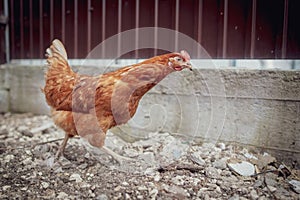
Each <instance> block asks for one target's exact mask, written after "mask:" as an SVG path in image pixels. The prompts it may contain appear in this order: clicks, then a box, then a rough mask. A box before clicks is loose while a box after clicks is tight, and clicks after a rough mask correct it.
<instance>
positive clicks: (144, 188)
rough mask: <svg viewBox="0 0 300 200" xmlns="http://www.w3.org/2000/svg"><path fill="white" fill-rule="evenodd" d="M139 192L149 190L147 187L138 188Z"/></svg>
mask: <svg viewBox="0 0 300 200" xmlns="http://www.w3.org/2000/svg"><path fill="white" fill-rule="evenodd" d="M137 189H138V190H139V191H146V190H148V189H147V187H146V186H144V185H143V186H139V187H138V188H137Z"/></svg>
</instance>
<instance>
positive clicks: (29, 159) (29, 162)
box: [22, 157, 32, 165]
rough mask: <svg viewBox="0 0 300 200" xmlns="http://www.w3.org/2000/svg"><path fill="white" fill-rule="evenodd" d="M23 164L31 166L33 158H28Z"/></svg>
mask: <svg viewBox="0 0 300 200" xmlns="http://www.w3.org/2000/svg"><path fill="white" fill-rule="evenodd" d="M22 163H23V164H24V165H30V164H31V163H32V160H31V157H30V158H26V159H25V160H23V161H22Z"/></svg>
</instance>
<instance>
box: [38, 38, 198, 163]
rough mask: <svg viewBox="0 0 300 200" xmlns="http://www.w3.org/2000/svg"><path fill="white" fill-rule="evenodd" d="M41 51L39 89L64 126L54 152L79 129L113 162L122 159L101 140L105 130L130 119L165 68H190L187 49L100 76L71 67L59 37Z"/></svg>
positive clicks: (167, 72)
mask: <svg viewBox="0 0 300 200" xmlns="http://www.w3.org/2000/svg"><path fill="white" fill-rule="evenodd" d="M46 56H47V62H48V70H47V72H46V74H45V81H46V84H45V87H44V89H43V91H44V94H45V97H46V100H47V103H48V104H49V106H50V107H51V114H52V117H53V120H54V122H55V124H56V125H57V126H58V127H60V128H62V129H63V130H64V131H65V139H64V141H63V143H62V145H61V147H60V149H59V150H58V154H57V156H58V157H59V156H60V155H61V154H62V153H63V151H64V149H65V146H66V144H67V141H68V139H69V138H70V137H73V136H75V135H79V136H81V137H83V138H85V139H87V140H88V142H89V143H90V144H91V145H92V146H95V147H98V148H100V149H101V150H103V151H104V152H106V153H108V154H110V155H111V156H113V158H114V159H116V160H117V161H118V162H121V161H122V159H126V158H125V157H122V156H120V155H118V154H116V153H114V152H113V151H111V150H110V149H108V148H106V147H105V146H104V140H105V136H106V132H107V130H109V129H110V128H112V127H114V126H116V125H120V124H124V123H126V122H127V121H128V120H129V119H131V118H132V117H133V115H134V114H135V112H136V110H137V107H138V104H139V101H140V100H141V98H142V97H143V95H144V94H145V93H146V92H147V91H149V90H150V89H151V88H153V87H154V86H155V85H156V84H157V83H159V82H160V81H161V80H162V79H163V78H165V77H166V76H167V75H168V74H170V73H172V72H174V71H181V70H182V69H184V68H189V69H192V68H191V64H190V56H189V54H188V53H187V52H186V51H181V52H180V53H169V54H165V55H160V56H155V57H153V58H150V59H148V60H145V61H144V62H141V63H138V64H135V65H131V66H127V67H123V68H121V69H118V70H116V71H113V72H109V73H105V74H101V75H99V76H87V75H81V74H77V73H75V72H74V71H73V70H72V69H71V67H70V66H69V64H68V58H67V53H66V50H65V48H64V46H63V44H62V43H61V42H60V41H59V40H54V41H53V42H52V45H51V46H50V47H49V48H48V49H47V50H46Z"/></svg>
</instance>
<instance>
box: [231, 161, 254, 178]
mask: <svg viewBox="0 0 300 200" xmlns="http://www.w3.org/2000/svg"><path fill="white" fill-rule="evenodd" d="M228 167H229V168H230V169H231V170H233V171H234V172H236V173H238V174H239V175H241V176H251V175H253V174H254V173H255V167H254V165H253V164H251V163H249V162H246V161H242V162H240V163H228Z"/></svg>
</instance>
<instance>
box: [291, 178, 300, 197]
mask: <svg viewBox="0 0 300 200" xmlns="http://www.w3.org/2000/svg"><path fill="white" fill-rule="evenodd" d="M289 184H290V185H291V186H292V188H293V190H294V191H295V192H296V193H298V194H300V181H297V180H291V181H289Z"/></svg>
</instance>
